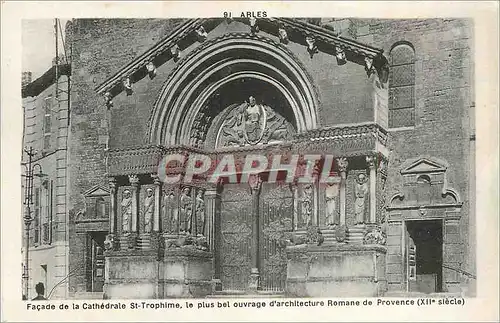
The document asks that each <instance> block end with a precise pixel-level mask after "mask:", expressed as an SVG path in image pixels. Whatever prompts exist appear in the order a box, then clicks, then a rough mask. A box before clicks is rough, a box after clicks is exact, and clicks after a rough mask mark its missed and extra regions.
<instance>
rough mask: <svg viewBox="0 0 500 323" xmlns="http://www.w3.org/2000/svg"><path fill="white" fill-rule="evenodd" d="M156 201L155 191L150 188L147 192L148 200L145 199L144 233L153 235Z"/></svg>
mask: <svg viewBox="0 0 500 323" xmlns="http://www.w3.org/2000/svg"><path fill="white" fill-rule="evenodd" d="M154 201H155V195H154V191H153V189H152V188H148V189H147V190H146V198H145V199H144V232H146V233H151V230H152V228H153V226H152V220H153V214H154Z"/></svg>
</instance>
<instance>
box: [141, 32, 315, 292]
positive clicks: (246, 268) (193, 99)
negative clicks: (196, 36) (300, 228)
mask: <svg viewBox="0 0 500 323" xmlns="http://www.w3.org/2000/svg"><path fill="white" fill-rule="evenodd" d="M317 105H318V100H317V95H316V93H315V91H314V86H313V84H312V82H311V78H310V76H308V75H307V73H306V72H305V70H304V69H303V67H302V65H301V64H300V62H299V60H298V59H297V58H295V57H294V55H293V54H292V53H291V52H290V51H288V50H287V49H286V47H284V46H282V45H280V44H277V43H275V42H273V41H272V40H269V39H266V38H263V37H258V36H251V35H248V34H229V35H225V36H222V37H220V38H218V39H214V40H213V41H210V42H207V43H205V44H203V45H202V46H200V48H199V49H197V50H195V51H194V52H192V53H191V54H189V55H188V56H187V57H186V58H184V60H183V61H181V62H180V63H179V66H178V67H177V68H176V69H175V70H174V71H173V73H172V75H171V76H170V77H169V79H168V81H167V82H166V84H165V86H164V88H163V90H162V92H161V94H160V96H159V97H158V99H157V102H156V104H155V107H154V111H153V114H152V117H151V119H150V132H149V141H150V143H151V144H159V145H163V146H167V147H168V146H179V145H182V146H189V147H196V148H198V149H202V150H204V151H206V152H207V153H216V154H222V153H224V154H239V155H240V156H241V155H242V154H243V155H244V154H266V153H267V152H268V149H269V147H274V148H276V147H277V145H278V147H279V145H280V144H286V143H287V142H288V141H290V140H292V139H293V138H294V136H295V135H296V134H297V133H302V132H305V131H308V130H312V129H315V128H316V127H317V126H318V121H317ZM278 151H279V149H278ZM293 212H294V190H293V187H292V186H291V185H289V184H288V183H286V184H280V183H271V182H269V181H268V180H267V175H266V174H265V173H262V174H260V176H259V185H258V186H257V187H255V186H253V185H250V184H249V183H245V182H244V183H238V184H222V185H221V187H220V204H219V209H218V211H217V216H216V217H217V221H219V225H218V226H216V227H217V228H216V232H215V235H217V236H218V239H216V240H217V241H218V243H217V244H216V246H215V248H214V252H215V253H216V257H215V259H216V261H215V267H216V268H215V272H216V276H218V277H216V278H219V279H220V280H221V288H222V290H226V291H246V290H249V289H251V290H263V291H271V292H279V291H283V290H284V287H285V280H286V256H285V253H284V247H285V245H284V237H285V235H286V233H287V232H290V231H292V228H293V223H292V222H293V219H292V218H293Z"/></svg>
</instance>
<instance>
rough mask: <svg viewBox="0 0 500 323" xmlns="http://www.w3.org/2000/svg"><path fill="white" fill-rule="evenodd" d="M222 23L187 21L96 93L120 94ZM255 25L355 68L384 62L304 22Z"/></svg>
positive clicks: (377, 52)
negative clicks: (308, 42)
mask: <svg viewBox="0 0 500 323" xmlns="http://www.w3.org/2000/svg"><path fill="white" fill-rule="evenodd" d="M224 20H225V19H224V18H203V19H189V20H187V21H185V22H184V23H183V24H181V25H179V26H178V27H177V28H176V29H174V30H173V31H172V32H171V33H170V34H169V35H167V36H166V37H165V38H163V39H162V40H160V41H159V42H158V43H156V45H154V46H153V47H151V48H150V49H149V50H147V51H146V52H144V53H143V54H142V55H140V56H139V57H137V58H136V59H134V60H133V61H132V62H130V63H128V64H127V65H125V66H124V67H123V68H122V69H120V70H119V71H118V72H116V73H115V74H114V75H112V76H111V77H109V78H108V79H107V80H105V81H104V82H103V83H102V84H100V85H99V86H97V87H96V88H95V91H96V92H97V93H99V94H104V93H106V92H110V93H111V95H112V96H114V95H117V94H118V93H120V92H121V91H122V90H123V88H122V85H121V82H122V81H123V80H124V79H125V78H127V77H129V78H130V79H131V82H132V83H134V82H135V81H137V80H139V79H141V78H142V77H144V76H145V75H146V71H145V66H146V64H147V63H148V62H155V65H156V66H159V65H160V64H156V63H157V61H159V62H160V63H164V58H163V59H160V56H162V55H164V54H165V53H167V52H169V50H170V48H171V47H172V46H174V45H176V44H177V45H178V46H179V47H180V49H181V50H182V49H183V48H186V47H188V46H190V45H191V44H193V43H195V42H196V41H197V38H196V35H195V30H196V29H197V28H199V27H200V26H203V28H204V29H205V30H206V31H207V33H208V32H210V31H211V30H213V29H214V28H215V27H217V26H218V25H219V24H220V23H222V22H223V21H224ZM234 20H235V21H239V22H242V23H245V24H247V25H248V24H249V20H248V19H246V18H236V19H234ZM258 21H259V28H260V29H261V30H263V31H265V32H267V33H270V34H273V35H278V27H279V26H282V27H283V28H285V29H286V30H287V33H288V34H289V39H290V41H293V42H296V43H301V44H304V45H305V37H306V36H308V35H312V36H314V38H315V39H316V42H317V43H318V49H319V50H320V51H323V52H327V53H331V54H333V53H334V52H335V47H337V46H338V47H340V48H342V49H343V50H344V51H346V52H347V53H350V56H349V58H348V59H349V60H351V61H353V62H355V63H357V64H364V58H365V57H369V58H372V59H374V65H376V64H377V58H381V60H385V59H384V58H383V55H382V53H383V50H382V49H378V48H375V47H373V46H369V45H366V44H363V43H361V42H358V41H355V40H351V39H347V38H345V37H341V36H338V35H337V34H336V33H335V32H334V31H332V30H330V29H327V28H324V27H320V26H316V25H314V24H310V23H308V22H305V21H301V20H297V19H292V18H262V19H259V20H258ZM170 58H172V57H169V58H168V59H170Z"/></svg>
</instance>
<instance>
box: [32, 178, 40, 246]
mask: <svg viewBox="0 0 500 323" xmlns="http://www.w3.org/2000/svg"><path fill="white" fill-rule="evenodd" d="M34 202H35V208H34V219H33V231H34V232H33V240H34V243H35V245H37V244H39V243H40V189H39V188H38V187H37V188H35V201H34Z"/></svg>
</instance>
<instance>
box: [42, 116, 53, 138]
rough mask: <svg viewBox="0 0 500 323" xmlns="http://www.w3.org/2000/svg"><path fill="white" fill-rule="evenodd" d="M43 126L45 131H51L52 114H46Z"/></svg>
mask: <svg viewBox="0 0 500 323" xmlns="http://www.w3.org/2000/svg"><path fill="white" fill-rule="evenodd" d="M43 128H44V133H45V134H47V133H51V131H50V130H51V124H50V114H49V115H45V117H44V120H43Z"/></svg>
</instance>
